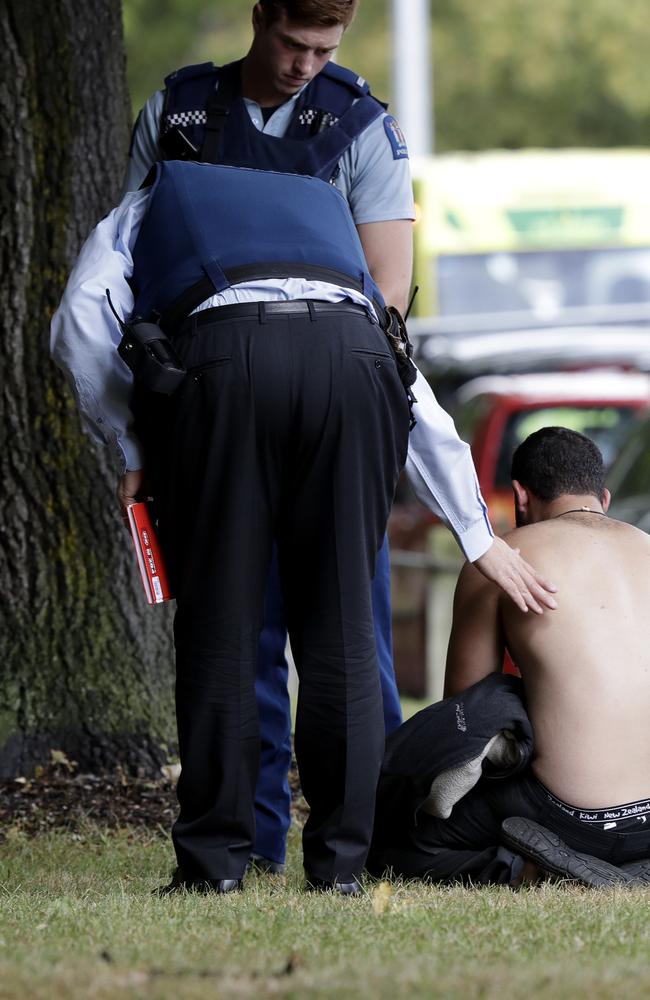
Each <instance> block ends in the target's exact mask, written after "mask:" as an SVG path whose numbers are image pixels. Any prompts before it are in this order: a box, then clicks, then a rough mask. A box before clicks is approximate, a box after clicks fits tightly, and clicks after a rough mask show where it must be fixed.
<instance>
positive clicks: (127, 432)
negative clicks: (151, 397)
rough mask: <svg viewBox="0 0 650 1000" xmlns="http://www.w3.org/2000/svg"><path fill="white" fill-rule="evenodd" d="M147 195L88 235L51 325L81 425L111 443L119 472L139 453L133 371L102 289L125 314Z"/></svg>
mask: <svg viewBox="0 0 650 1000" xmlns="http://www.w3.org/2000/svg"><path fill="white" fill-rule="evenodd" d="M148 197H149V192H148V191H138V192H135V193H132V194H128V195H126V196H125V198H124V199H123V200H122V202H121V203H120V205H119V206H118V207H117V208H116V209H114V210H113V211H112V212H111V213H110V215H107V216H106V218H105V219H103V220H102V221H101V222H100V223H99V225H98V226H96V228H95V229H94V230H93V232H92V233H91V234H90V236H89V237H88V239H87V240H86V242H85V244H84V246H83V247H82V250H81V253H80V254H79V257H78V259H77V262H76V264H75V266H74V269H73V271H72V273H71V275H70V278H69V279H68V283H67V285H66V289H65V292H64V293H63V298H62V299H61V303H60V305H59V308H58V309H57V311H56V312H55V314H54V316H53V318H52V325H51V328H50V347H51V351H52V358H53V360H54V361H55V363H56V364H57V365H58V366H59V368H61V369H62V370H63V372H64V373H65V375H66V376H67V378H68V381H69V382H70V384H71V386H72V389H73V391H74V394H75V396H76V399H77V403H78V406H79V409H80V411H81V417H82V422H83V424H84V428H85V429H86V430H87V431H88V432H89V433H90V435H91V437H93V438H94V439H95V440H96V441H100V442H103V443H104V444H107V445H108V446H109V448H110V449H111V452H112V453H113V456H114V458H115V459H116V464H117V466H118V470H119V471H120V473H123V472H124V471H126V470H127V469H140V468H142V467H143V464H144V456H143V451H142V446H141V444H140V442H139V441H138V438H137V437H136V435H135V434H134V432H133V426H132V425H133V415H132V413H131V409H130V401H131V394H132V389H133V377H132V374H131V372H130V370H129V369H128V368H127V366H126V365H125V364H124V362H123V361H122V359H121V358H120V356H119V354H118V353H117V345H118V344H119V342H120V339H121V331H120V328H119V325H118V323H117V320H116V319H115V317H114V316H113V314H112V313H111V311H110V308H109V306H108V300H107V298H106V289H107V288H108V289H109V291H110V293H111V299H112V301H113V305H114V307H115V310H116V312H117V313H118V315H119V316H124V317H127V316H129V315H130V314H131V313H132V311H133V293H132V291H131V288H130V286H129V282H128V279H129V278H130V277H131V275H132V273H133V259H132V256H131V246H132V245H133V241H134V240H135V237H136V235H137V230H138V228H139V225H140V222H141V219H142V216H143V214H144V209H145V207H146V204H147V200H148Z"/></svg>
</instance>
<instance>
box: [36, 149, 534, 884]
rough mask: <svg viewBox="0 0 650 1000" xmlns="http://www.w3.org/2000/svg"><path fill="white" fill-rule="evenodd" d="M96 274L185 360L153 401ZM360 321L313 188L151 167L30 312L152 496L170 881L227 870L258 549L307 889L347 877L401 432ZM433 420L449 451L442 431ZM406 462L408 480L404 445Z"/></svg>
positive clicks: (379, 360)
mask: <svg viewBox="0 0 650 1000" xmlns="http://www.w3.org/2000/svg"><path fill="white" fill-rule="evenodd" d="M271 232H272V233H273V234H274V236H273V238H272V239H271V238H269V237H268V234H269V233H271ZM170 234H172V235H173V238H169V235H170ZM260 282H265V286H264V287H265V288H266V290H267V293H268V294H267V297H266V298H265V299H259V298H257V295H258V285H259V283H260ZM107 287H108V288H110V289H111V292H112V294H113V299H114V303H115V308H116V311H117V314H118V315H119V314H123V315H125V316H130V315H132V314H137V315H139V316H143V317H144V318H145V319H146V320H148V321H149V322H152V321H153V320H155V319H158V320H159V323H160V327H161V328H162V330H163V331H166V332H168V333H169V335H170V337H171V338H172V340H173V346H174V348H175V350H176V352H177V354H178V356H179V359H180V363H181V364H182V365H183V366H184V367H185V369H186V372H187V373H186V375H185V377H184V379H183V381H182V384H181V385H180V387H178V388H177V389H176V390H175V391H174V392H173V393H172V394H171V395H169V396H167V395H162V394H160V393H159V392H156V391H153V390H152V386H151V385H149V384H145V385H144V386H140V388H139V391H138V393H137V396H136V401H135V404H136V405H135V407H134V405H133V400H132V383H131V378H130V373H129V370H128V369H127V368H126V366H125V365H124V363H123V362H122V360H121V358H120V356H119V355H118V353H117V351H116V349H115V348H116V344H117V342H118V341H119V334H120V330H119V327H118V324H117V322H116V319H115V318H114V316H113V315H112V314H111V312H110V311H109V308H108V304H107V301H106V296H105V289H106V288H107ZM296 289H299V290H300V291H299V294H298V295H296ZM382 311H383V300H382V296H381V292H380V291H379V289H378V288H377V286H376V285H375V283H374V281H373V279H372V277H371V276H370V274H369V272H368V270H367V265H366V261H365V257H364V254H363V250H362V247H361V243H360V241H359V239H358V236H357V232H356V228H355V226H354V224H353V222H352V219H351V216H350V214H349V210H348V207H347V205H346V203H345V200H344V199H343V198H342V197H341V196H340V194H339V193H338V192H337V191H336V190H335V189H334V187H333V186H331V185H329V184H326V183H325V182H324V181H322V180H320V179H318V178H310V177H304V176H300V175H296V174H283V173H278V172H270V171H259V170H250V169H248V168H241V167H224V166H214V165H211V164H197V163H182V162H180V161H170V162H168V163H161V164H159V165H158V167H157V168H156V172H155V177H154V179H153V185H152V187H151V188H149V189H148V188H145V189H144V190H142V191H139V192H136V193H132V194H129V195H127V196H126V197H125V199H124V200H123V202H122V204H121V205H120V206H119V207H118V208H117V209H116V210H115V211H114V212H113V213H111V214H110V215H109V216H108V217H107V218H106V219H105V220H103V221H102V222H101V223H100V224H99V226H98V227H97V228H96V230H95V231H94V233H93V234H92V235H91V237H90V239H89V240H88V241H87V243H86V244H85V246H84V248H83V250H82V253H81V255H80V258H79V260H78V262H77V265H76V267H75V269H74V271H73V273H72V275H71V277H70V280H69V282H68V286H67V288H66V292H65V294H64V297H63V300H62V303H61V306H60V307H59V310H58V311H57V313H56V315H55V317H54V319H53V324H52V346H53V354H54V357H55V360H56V361H57V362H58V363H59V364H60V365H61V366H62V367H63V368H64V369H65V370H66V371H67V372H68V373H69V374H70V375H71V376H72V380H73V382H74V384H75V386H76V389H77V395H78V399H79V402H80V405H81V409H82V413H83V415H84V417H85V419H86V422H87V423H88V424H89V425H90V426H91V428H92V429H93V431H94V433H95V434H96V436H98V437H101V438H103V439H104V440H105V441H106V442H107V443H109V444H111V445H112V446H113V447H114V448H115V449H116V450H117V452H118V453H119V454H121V455H122V456H123V461H124V462H125V463H126V464H127V466H128V465H129V464H132V463H135V464H136V466H137V468H140V467H141V465H142V462H141V461H140V460H139V454H138V453H139V449H140V447H141V445H142V444H144V462H146V465H147V468H148V471H149V476H150V480H151V483H152V487H153V491H154V494H155V496H156V499H157V502H158V507H159V516H160V531H161V541H162V543H163V548H164V552H165V555H166V557H167V560H168V565H169V570H170V577H171V581H172V587H173V589H174V592H175V594H176V599H177V613H176V618H175V623H174V633H175V645H176V654H177V683H176V703H177V719H178V731H179V747H180V755H181V764H182V772H181V778H180V782H179V786H178V798H179V803H180V815H179V818H178V820H177V822H176V824H175V826H174V831H173V838H174V845H175V848H176V854H177V858H178V862H179V870H178V873H177V876H176V878H175V879H174V880H173V881H172V883H171V885H170V887H169V889H170V891H175V890H176V889H178V888H180V887H187V888H195V889H198V890H210V891H215V892H219V893H222V892H230V891H232V890H233V889H238V888H240V887H241V884H242V878H243V874H244V870H245V868H246V865H247V863H248V859H249V856H250V852H251V848H252V841H253V835H254V825H255V821H254V791H255V783H256V779H257V768H258V761H259V733H258V726H257V708H256V703H255V694H254V674H255V664H256V649H257V642H258V637H259V632H260V628H261V625H262V615H263V603H264V591H265V581H266V577H267V574H268V570H269V565H270V559H271V548H272V544H273V540H274V539H275V540H276V542H277V546H278V564H279V569H280V574H281V578H282V590H283V595H284V599H285V603H286V609H287V621H288V624H289V633H290V637H291V643H292V648H293V650H294V654H295V657H296V663H297V667H298V670H299V674H300V680H301V683H300V695H299V703H298V715H297V723H296V753H297V757H298V763H299V767H300V773H301V779H302V783H303V789H304V792H305V796H306V798H307V801H308V803H309V805H310V816H309V819H308V821H307V824H306V826H305V830H304V833H303V846H304V861H305V870H306V874H307V878H308V882H309V884H310V885H311V886H313V887H316V888H331V889H334V890H336V891H338V892H340V893H342V894H353V893H357V892H359V891H360V890H359V883H358V877H359V875H360V873H361V871H362V869H363V865H364V863H365V858H366V853H367V849H368V844H369V840H370V835H371V832H372V820H373V812H374V798H375V787H376V781H377V776H378V773H379V767H380V763H381V758H382V754H383V745H384V731H383V722H382V713H381V694H380V685H379V674H378V670H377V662H376V647H375V642H374V635H373V626H372V609H371V595H370V585H371V579H372V575H373V572H374V563H375V557H376V553H377V551H378V549H379V548H380V546H381V543H382V538H383V534H384V531H385V526H386V520H387V518H388V513H389V509H390V504H391V500H392V496H393V491H394V488H395V484H396V481H397V477H398V475H399V471H400V469H401V467H402V465H403V463H404V460H405V458H406V450H407V442H408V428H409V403H408V400H407V395H406V392H405V390H404V386H403V384H402V382H401V381H400V378H399V376H398V372H397V367H396V365H395V360H394V357H393V356H392V354H391V353H390V351H389V349H388V341H387V339H386V337H385V334H384V331H383V328H382V326H380V324H379V323H378V322H377V318H378V317H381V316H382ZM149 329H150V328H149ZM161 336H162V334H161ZM416 384H417V383H416ZM432 398H433V397H432V396H429V397H427V396H426V394H425V393H424V394H423V401H424V403H419V404H418V406H419V410H418V412H419V413H420V414H421V416H422V418H423V419H422V425H423V427H424V428H425V429H426V428H427V427H432V426H434V425H436V423H437V418H438V416H439V414H440V411H439V408H438V409H437V410H436V407H435V401H434V402H433V404H432V403H431V400H432ZM134 408H135V411H136V427H137V430H138V435H139V437H137V436H136V435H135V434H134V431H133V423H134V421H133V410H134ZM445 434H446V436H447V438H449V450H448V451H447V458H449V457H450V456H451V455H452V454H453V453H454V450H455V448H456V445H455V443H454V440H453V435H452V434H450V433H449V432H448V431H447V432H443V437H444V436H445ZM456 440H457V439H456ZM463 454H465V452H464V451H463V450H462V448H461V449H460V450H456V455H457V456H461V455H463ZM412 458H413V459H414V461H415V463H416V465H418V466H419V467H420V469H421V470H423V472H422V475H421V485H422V484H425V485H426V479H427V476H428V475H429V472H428V468H427V448H426V447H424V448H423V449H422V450H421V451H419V452H418V451H417V449H416V450H413V449H412ZM470 467H471V463H470ZM495 546H496V552H497V553H498V552H499V551H500V547H499V546H498V545H497V544H496V542H495V543H493V545H492V546H491V549H494V548H495ZM502 548H503V549H504V550H505V551H507V552H509V551H510V550H508V548H507V546H505V545H503V546H502ZM483 558H484V557H483ZM497 558H498V556H497ZM517 562H518V559H517V557H516V555H514V554H513V556H512V561H511V564H512V565H515V566H516V565H517ZM524 565H525V564H524ZM529 579H532V578H530V577H529ZM516 596H518V595H516ZM519 600H520V602H521V603H523V601H522V599H521V597H519ZM525 606H526V605H525V604H524V607H525Z"/></svg>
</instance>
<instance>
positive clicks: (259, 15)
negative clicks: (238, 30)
mask: <svg viewBox="0 0 650 1000" xmlns="http://www.w3.org/2000/svg"><path fill="white" fill-rule="evenodd" d="M252 21H253V31H254V32H255V34H257V33H258V32H260V31H264V29H265V28H266V18H265V17H264V11H263V10H262V6H261V4H259V3H256V4H255V6H254V7H253V18H252Z"/></svg>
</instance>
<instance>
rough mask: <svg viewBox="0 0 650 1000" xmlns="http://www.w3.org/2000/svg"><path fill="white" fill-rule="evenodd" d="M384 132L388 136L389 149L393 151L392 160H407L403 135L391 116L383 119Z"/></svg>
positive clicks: (407, 153) (407, 152) (407, 155)
mask: <svg viewBox="0 0 650 1000" xmlns="http://www.w3.org/2000/svg"><path fill="white" fill-rule="evenodd" d="M384 130H385V132H386V135H387V136H388V141H389V143H390V148H391V149H392V150H393V159H394V160H408V157H409V151H408V149H407V146H406V139H405V138H404V133H403V132H402V130H401V128H400V127H399V125H398V123H397V120H396V119H395V118H393V116H392V115H386V117H385V118H384Z"/></svg>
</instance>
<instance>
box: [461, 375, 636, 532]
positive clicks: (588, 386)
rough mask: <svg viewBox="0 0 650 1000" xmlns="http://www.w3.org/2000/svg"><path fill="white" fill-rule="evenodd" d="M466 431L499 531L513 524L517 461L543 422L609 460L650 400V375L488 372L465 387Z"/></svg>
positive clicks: (463, 414) (463, 424) (608, 462)
mask: <svg viewBox="0 0 650 1000" xmlns="http://www.w3.org/2000/svg"><path fill="white" fill-rule="evenodd" d="M457 399H458V410H457V413H456V414H455V417H456V426H457V427H458V431H459V434H460V436H461V437H462V438H464V439H465V440H466V441H469V443H470V444H471V447H472V454H473V457H474V464H475V465H476V471H477V473H478V478H479V482H480V485H481V490H482V492H483V496H484V497H485V500H486V502H487V504H488V508H489V511H490V519H491V521H492V524H493V526H494V528H495V530H496V531H499V532H502V531H507V530H508V529H509V528H511V527H513V525H514V520H513V512H512V511H513V508H512V490H511V487H510V461H511V458H512V453H513V452H514V450H515V448H516V447H517V446H518V445H519V444H520V443H521V442H522V441H523V440H524V439H525V438H526V437H528V435H529V434H531V433H532V432H533V431H536V430H538V429H539V428H540V427H548V426H562V427H570V428H571V429H572V430H575V431H580V432H581V433H582V434H586V435H587V436H588V437H590V438H592V439H593V440H594V441H595V442H596V444H597V445H598V447H599V448H600V450H601V452H602V453H603V458H604V460H605V465H606V466H609V465H611V463H612V462H613V461H614V459H615V458H616V455H617V452H618V449H619V447H620V445H621V443H622V442H623V440H624V439H625V437H626V436H627V433H628V432H629V430H630V429H631V426H632V425H633V423H634V421H635V420H636V419H637V418H638V417H639V416H641V415H642V414H643V413H644V411H645V410H647V409H648V408H649V407H650V376H648V375H643V374H640V373H638V372H620V371H586V372H551V373H543V374H534V375H503V376H498V375H494V376H493V375H487V376H483V377H481V378H476V379H473V380H472V381H471V382H467V383H466V384H465V385H464V386H462V388H461V389H460V390H459V391H458V396H457Z"/></svg>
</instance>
